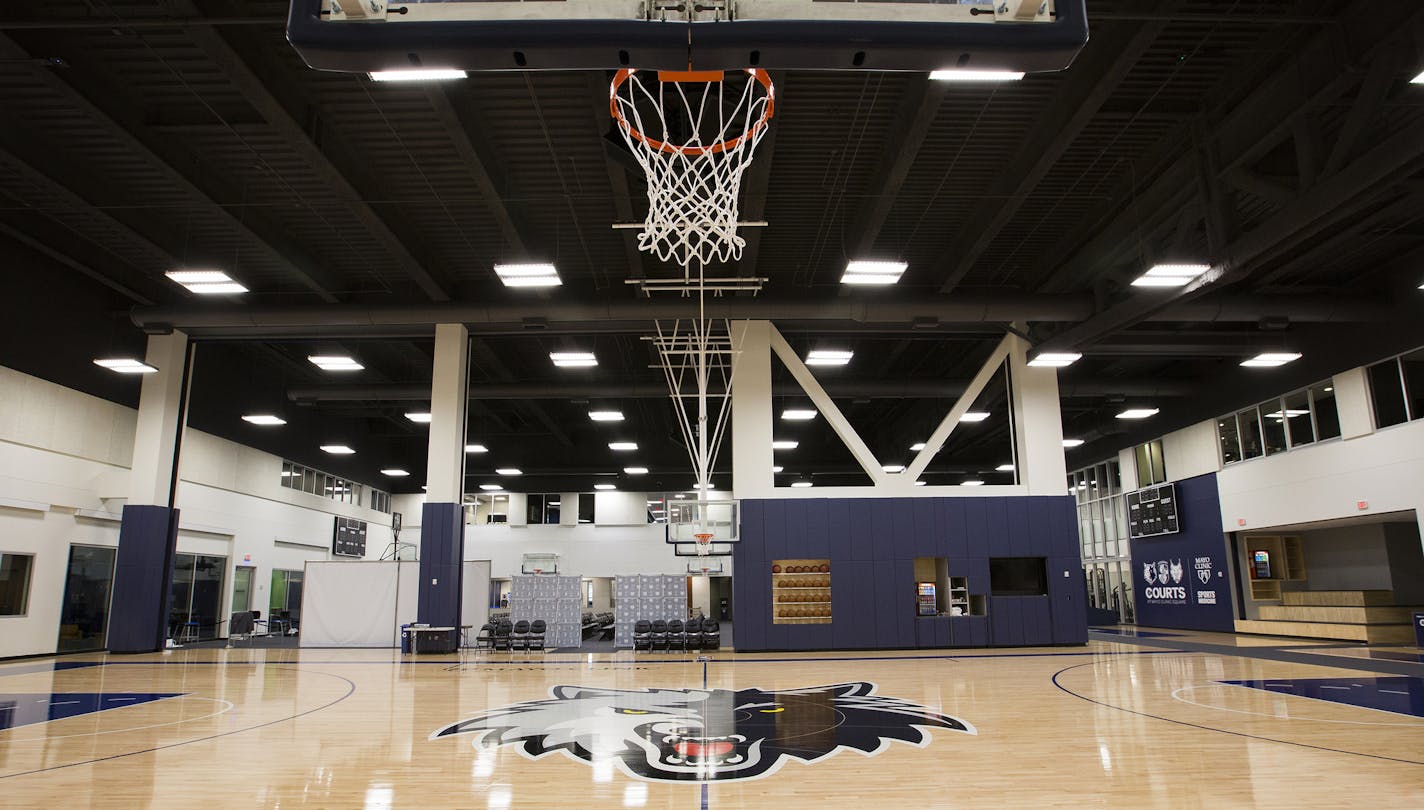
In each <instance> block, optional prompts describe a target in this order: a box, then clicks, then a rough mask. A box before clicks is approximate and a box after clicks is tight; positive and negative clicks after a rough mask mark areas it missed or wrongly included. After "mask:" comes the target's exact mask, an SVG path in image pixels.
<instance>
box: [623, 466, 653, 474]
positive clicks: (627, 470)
mask: <svg viewBox="0 0 1424 810" xmlns="http://www.w3.org/2000/svg"><path fill="white" fill-rule="evenodd" d="M623 472H625V473H627V474H628V475H647V474H648V468H647V467H624V468H623Z"/></svg>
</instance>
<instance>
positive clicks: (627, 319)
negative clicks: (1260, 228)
mask: <svg viewBox="0 0 1424 810" xmlns="http://www.w3.org/2000/svg"><path fill="white" fill-rule="evenodd" d="M1388 305H1389V302H1388V301H1386V300H1384V299H1349V298H1345V299H1342V298H1339V297H1335V296H1259V295H1251V296H1231V297H1225V298H1221V297H1217V298H1212V299H1207V300H1204V301H1193V302H1190V303H1186V304H1181V305H1176V306H1171V307H1167V308H1165V309H1163V310H1162V311H1160V312H1158V313H1157V314H1155V315H1153V316H1152V317H1151V318H1150V319H1149V320H1154V321H1168V322H1171V321H1180V322H1193V323H1218V322H1238V321H1239V322H1255V321H1259V320H1260V319H1262V318H1285V319H1288V320H1290V321H1295V322H1310V323H1319V322H1363V321H1370V320H1372V319H1374V318H1377V317H1378V314H1379V311H1380V309H1381V308H1384V307H1388ZM693 312H694V309H693V306H692V305H691V304H690V303H688V302H686V301H680V300H673V301H637V300H634V301H616V302H607V303H578V302H574V303H570V302H545V303H539V304H528V303H518V304H496V305H487V306H482V305H478V304H467V303H448V304H428V305H423V306H420V305H417V306H382V307H360V306H313V307H191V306H158V307H136V308H135V309H134V310H133V311H132V313H131V318H132V320H133V323H134V325H135V326H136V327H138V328H139V329H142V330H144V331H145V332H148V333H150V334H157V333H163V332H167V331H170V330H173V329H181V330H183V331H185V332H187V333H188V334H189V335H191V336H193V337H196V338H206V339H222V338H232V339H252V338H262V337H271V338H301V337H331V336H333V335H349V336H420V335H429V334H433V331H434V330H433V327H434V324H437V323H463V324H465V325H466V326H468V327H470V329H471V330H472V331H475V332H479V333H484V334H489V333H496V332H500V331H508V332H512V333H521V334H523V333H528V332H532V331H539V330H544V329H552V328H556V327H559V328H578V329H580V330H583V331H589V332H598V331H618V330H624V331H627V332H632V333H646V332H647V331H648V327H649V325H650V324H651V323H652V322H653V321H656V320H670V319H674V318H687V317H689V316H690V315H692V313H693ZM1093 314H1094V309H1093V302H1092V296H1091V295H1088V294H1071V295H1070V294H1065V295H1047V294H1033V293H1024V294H1017V295H987V294H985V295H971V294H955V295H949V296H939V297H933V296H928V297H921V298H919V299H913V300H904V299H901V300H891V301H869V302H867V301H848V300H845V299H835V300H829V301H778V300H773V299H769V298H752V299H742V298H735V299H720V300H712V301H709V302H708V304H707V317H708V318H712V319H723V318H725V319H733V320H743V319H750V320H771V321H776V323H777V324H778V325H785V326H788V327H790V326H794V325H795V324H796V323H798V322H806V323H815V324H818V325H826V324H835V323H842V324H855V325H860V326H865V327H871V328H876V329H879V330H881V331H895V330H900V331H915V332H927V331H931V330H934V329H936V328H938V327H939V326H940V325H947V326H948V325H953V324H967V323H1010V322H1014V321H1023V322H1034V323H1045V322H1057V323H1076V322H1080V321H1084V320H1087V319H1088V318H1089V317H1091V316H1092V315H1093Z"/></svg>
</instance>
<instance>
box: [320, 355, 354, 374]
mask: <svg viewBox="0 0 1424 810" xmlns="http://www.w3.org/2000/svg"><path fill="white" fill-rule="evenodd" d="M307 362H309V363H311V364H312V365H314V366H316V367H317V368H319V369H321V370H322V371H360V370H362V369H364V368H365V366H363V365H361V364H360V363H358V362H356V360H355V359H354V358H351V357H347V356H346V355H343V354H313V355H311V356H309V357H307Z"/></svg>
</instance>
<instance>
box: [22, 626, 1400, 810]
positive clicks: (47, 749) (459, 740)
mask: <svg viewBox="0 0 1424 810" xmlns="http://www.w3.org/2000/svg"><path fill="white" fill-rule="evenodd" d="M1164 632H1169V633H1172V634H1173V637H1149V638H1146V639H1142V640H1141V641H1140V643H1133V642H1130V641H1129V640H1128V639H1127V637H1122V639H1121V640H1094V641H1093V642H1091V643H1090V644H1089V645H1088V646H1087V647H1086V648H1082V647H1075V648H1046V649H1020V650H970V651H961V650H956V651H954V652H955V653H956V654H954V655H947V654H934V653H932V652H930V651H918V652H906V653H893V652H884V653H861V654H857V653H797V654H737V653H732V652H725V651H724V652H720V653H713V654H711V655H709V656H707V658H708V659H710V660H706V661H699V660H697V657H696V656H693V655H682V654H661V653H659V654H652V655H649V654H638V655H636V656H635V655H633V654H631V653H618V654H612V655H609V654H604V655H583V656H580V655H574V654H562V653H551V654H548V655H545V656H537V655H536V656H532V657H530V656H526V655H524V654H508V653H499V654H491V653H483V654H465V655H462V656H446V657H441V656H421V657H420V658H417V659H407V660H402V659H401V656H399V655H397V654H394V653H392V652H387V651H384V650H379V651H377V650H310V649H308V650H252V649H231V650H221V649H217V650H212V649H209V650H177V651H172V652H169V653H166V654H157V655H150V656H125V657H117V656H103V655H92V656H70V657H65V658H63V659H55V660H26V661H19V662H13V663H10V664H0V729H3V730H0V806H4V807H55V806H65V807H115V808H119V807H122V808H135V807H183V808H191V807H264V808H267V807H270V808H279V807H284V808H291V807H321V808H345V807H353V808H385V807H426V808H433V807H470V808H506V807H539V808H547V807H574V808H582V807H658V808H662V807H669V808H688V810H698V809H699V808H753V807H755V808H777V810H789V808H800V807H817V808H839V807H856V808H861V809H862V810H864V808H866V807H867V806H872V805H873V806H875V807H877V808H898V807H927V808H939V807H986V806H996V807H1058V806H1071V807H1079V806H1084V805H1093V806H1113V807H1196V806H1208V805H1209V806H1212V807H1247V806H1257V807H1336V806H1341V805H1347V804H1348V805H1353V806H1360V805H1374V806H1379V807H1405V806H1414V807H1418V806H1424V716H1421V715H1424V678H1421V676H1424V664H1417V665H1416V664H1413V663H1409V662H1406V661H1398V660H1392V659H1391V660H1387V661H1384V660H1376V659H1372V658H1369V657H1364V656H1362V657H1349V656H1344V655H1338V654H1334V653H1338V652H1339V651H1338V650H1335V651H1328V650H1325V649H1322V650H1321V654H1322V656H1325V657H1322V658H1320V659H1319V661H1321V662H1325V664H1321V663H1310V664H1304V663H1297V662H1288V661H1280V660H1272V659H1270V658H1269V657H1259V656H1260V655H1261V651H1262V650H1266V651H1267V653H1269V651H1270V646H1269V645H1266V644H1257V643H1254V642H1252V643H1243V644H1241V645H1239V654H1225V653H1204V652H1200V651H1186V650H1174V649H1170V648H1169V647H1165V646H1163V645H1166V644H1170V643H1172V642H1174V641H1177V640H1178V639H1181V640H1193V641H1197V642H1201V643H1211V644H1215V645H1221V646H1222V647H1223V648H1227V647H1231V646H1233V645H1232V642H1233V641H1235V637H1231V636H1221V635H1216V636H1212V635H1208V634H1197V633H1188V632H1184V631H1164ZM1113 638H1114V637H1111V636H1095V639H1113ZM1148 642H1150V646H1149V644H1148ZM1279 644H1280V646H1281V647H1282V648H1286V647H1289V648H1290V649H1292V650H1295V651H1299V650H1301V648H1302V646H1303V645H1302V643H1300V642H1293V643H1279ZM1416 652H1417V651H1416ZM1336 664H1338V665H1336ZM1411 667H1413V668H1415V670H1417V671H1413V670H1410V669H1409V668H1411ZM1401 668H1404V669H1403V670H1401Z"/></svg>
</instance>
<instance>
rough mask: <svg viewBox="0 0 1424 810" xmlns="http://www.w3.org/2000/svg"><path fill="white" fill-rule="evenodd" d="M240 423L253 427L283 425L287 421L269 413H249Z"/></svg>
mask: <svg viewBox="0 0 1424 810" xmlns="http://www.w3.org/2000/svg"><path fill="white" fill-rule="evenodd" d="M242 421H244V422H248V423H250V424H253V425H285V424H287V420H285V419H283V418H282V417H280V416H273V415H272V414H270V413H250V414H248V415H246V416H244V417H242Z"/></svg>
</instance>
